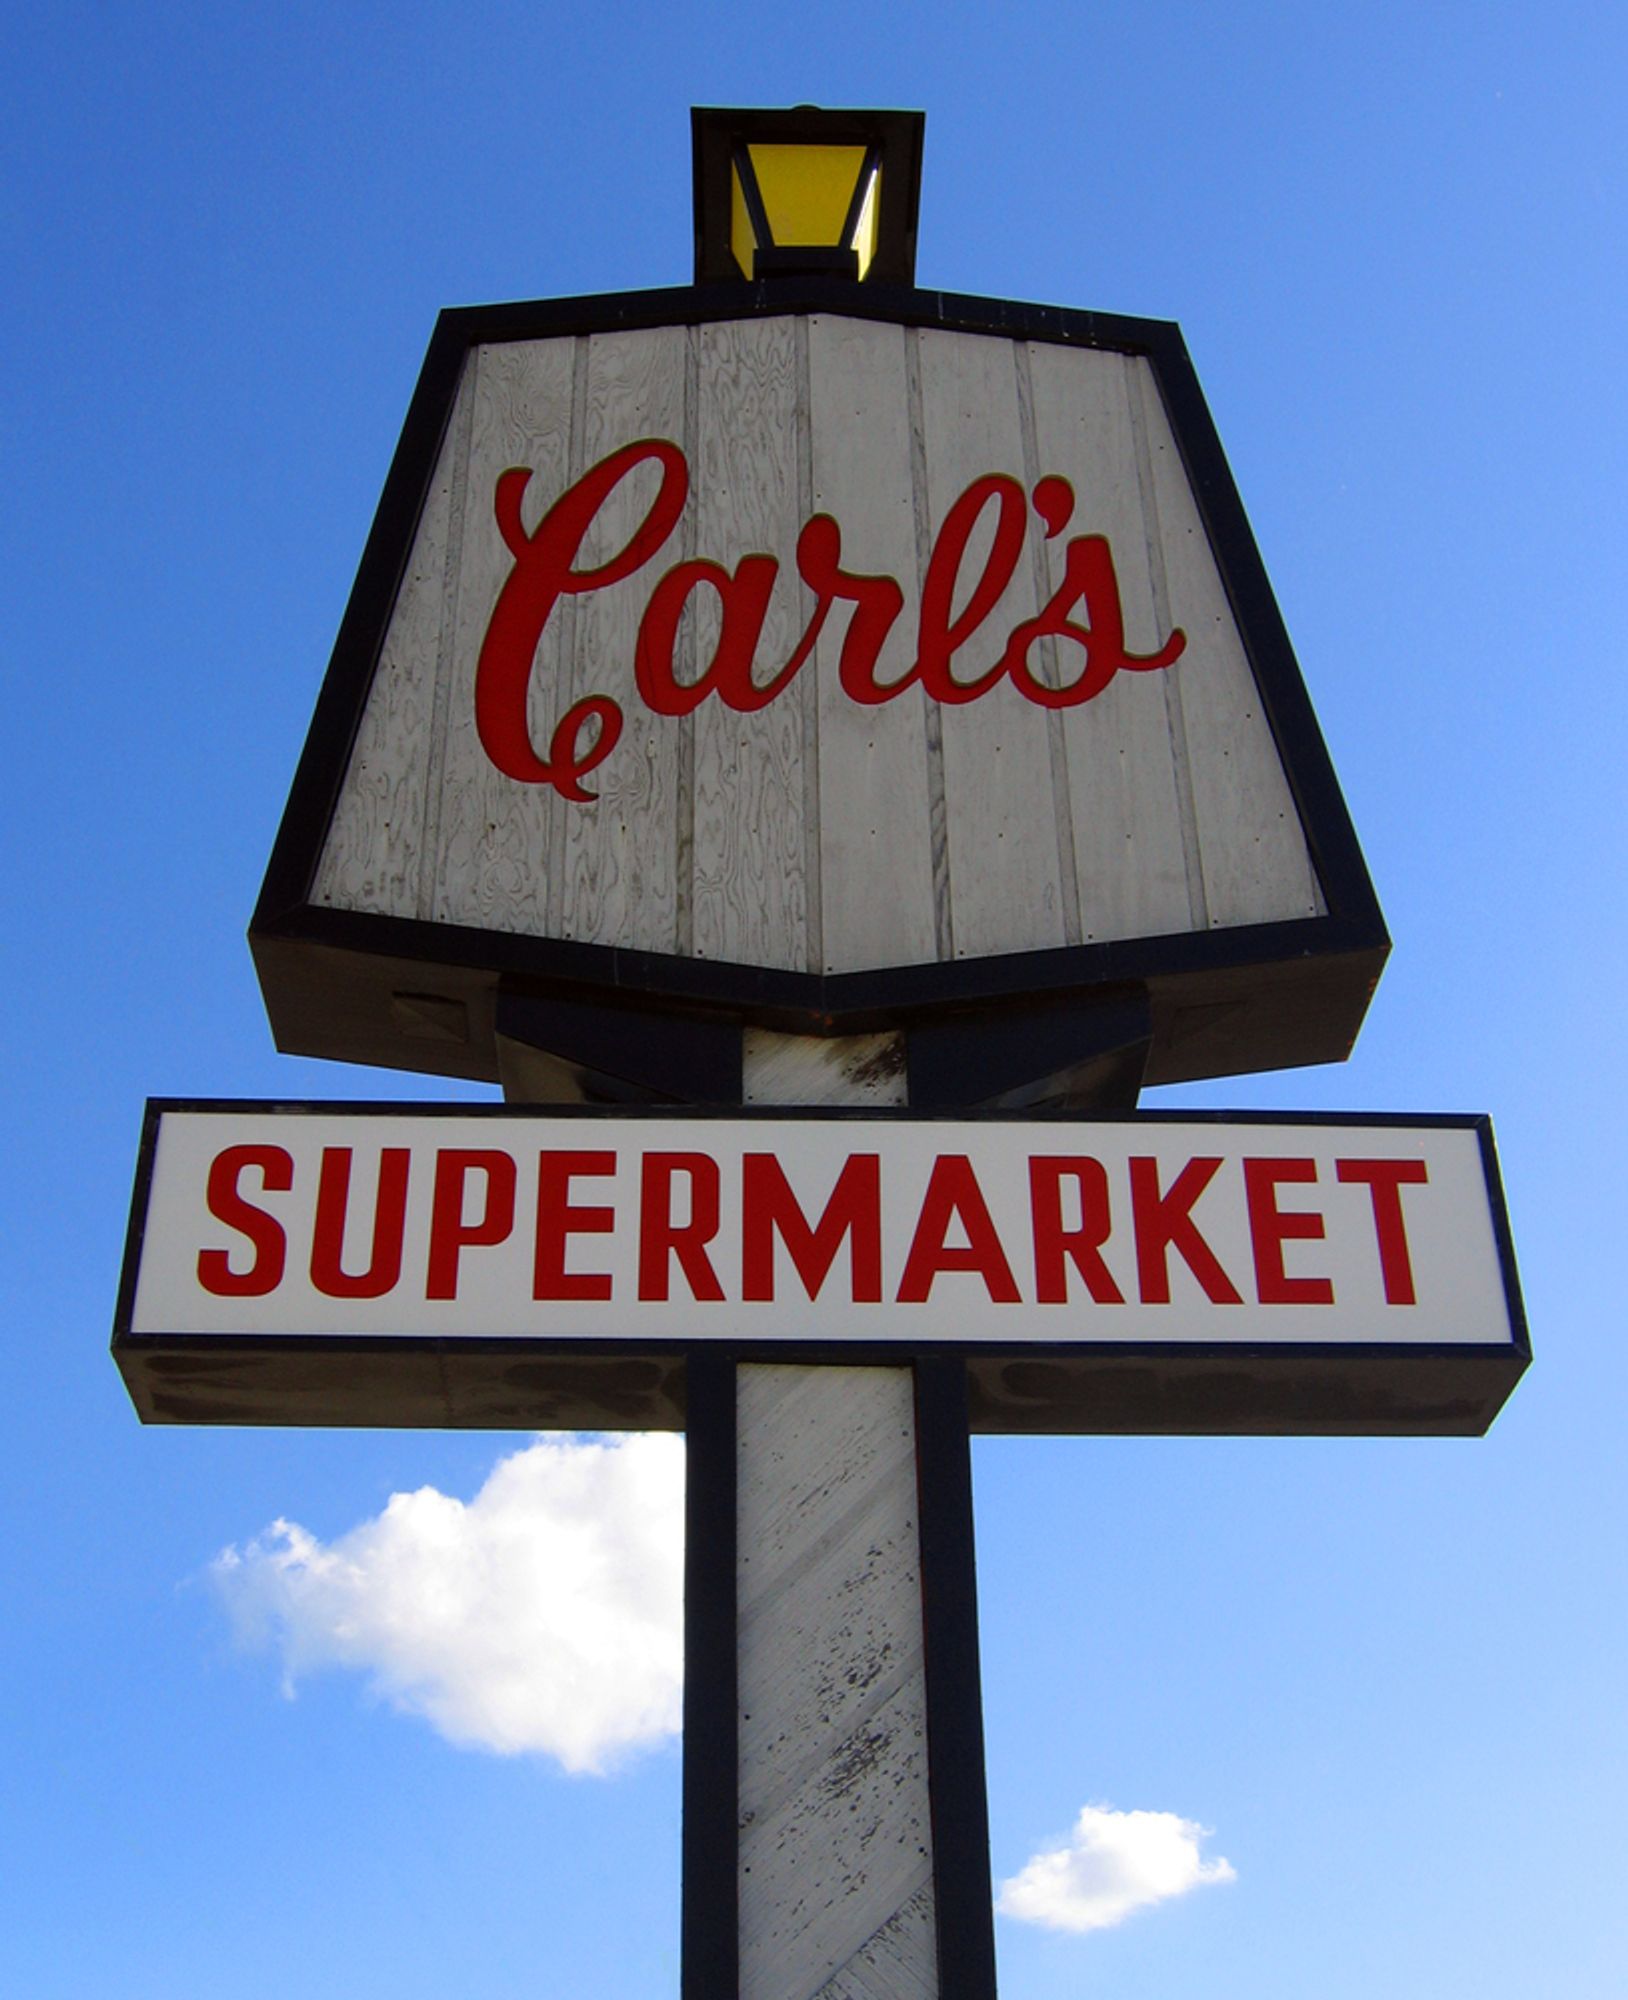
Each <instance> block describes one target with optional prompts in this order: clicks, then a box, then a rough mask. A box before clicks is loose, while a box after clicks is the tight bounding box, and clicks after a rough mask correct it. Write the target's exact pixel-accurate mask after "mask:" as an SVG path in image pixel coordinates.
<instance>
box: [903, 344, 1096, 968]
mask: <svg viewBox="0 0 1628 2000" xmlns="http://www.w3.org/2000/svg"><path fill="white" fill-rule="evenodd" d="M914 338H915V339H916V341H917V343H918V345H919V349H920V354H921V385H922V429H923V435H924V443H925V455H926V472H927V492H926V495H925V499H926V504H927V511H928V515H929V517H930V519H931V522H932V525H933V527H934V529H935V531H936V530H937V528H938V526H939V524H940V523H942V521H943V519H944V517H945V515H946V514H947V513H948V512H949V510H950V508H951V507H952V506H953V505H954V503H955V501H956V500H957V499H958V498H959V497H960V496H961V494H962V493H964V492H965V491H966V489H967V488H968V487H969V486H970V485H971V484H972V482H973V481H974V480H975V479H977V478H979V477H980V476H981V475H983V474H985V473H990V472H1004V473H1009V474H1011V475H1012V476H1013V477H1014V478H1016V479H1018V480H1020V481H1021V480H1022V478H1023V472H1024V466H1023V437H1022V427H1021V420H1020V414H1019V410H1018V396H1017V376H1016V370H1015V368H1014V365H1013V356H1012V346H1013V344H1012V342H1011V341H1008V340H995V339H990V338H987V337H985V336H983V335H969V334H950V333H939V332H936V331H932V330H927V331H922V332H918V333H917V334H916V335H915V336H914ZM992 513H993V510H992V509H990V510H986V513H985V516H984V519H983V520H982V521H981V522H980V524H979V525H980V529H981V530H982V532H981V533H979V534H976V535H975V536H974V538H973V541H972V543H971V544H970V546H969V548H968V550H967V557H966V563H965V566H964V569H963V578H966V577H976V576H977V575H978V574H979V573H980V571H981V568H982V557H983V553H984V551H985V550H986V549H987V548H988V546H989V539H990V533H991V532H992V527H991V516H992ZM970 589H971V586H970V585H969V584H967V583H965V582H963V586H962V591H961V592H960V593H959V594H958V597H957V605H958V607H959V605H960V604H962V603H964V602H965V600H966V596H967V595H968V594H970ZM1034 614H1035V598H1034V580H1033V571H1032V568H1031V566H1030V565H1029V564H1028V563H1027V562H1020V563H1019V565H1018V569H1017V573H1016V575H1015V576H1014V577H1013V579H1012V581H1011V583H1010V584H1009V585H1008V587H1007V589H1006V591H1005V593H1004V595H1003V596H1002V597H1001V599H1000V601H999V603H998V604H997V605H996V606H995V608H994V610H993V612H992V613H991V614H990V616H989V617H988V618H987V619H986V620H985V621H984V623H983V624H982V625H981V626H980V627H979V629H978V630H977V631H976V632H975V633H973V634H972V636H971V637H970V638H969V640H968V641H967V643H966V645H965V646H964V647H963V648H962V649H961V650H960V652H959V653H957V655H956V657H955V660H954V663H953V671H954V674H955V677H956V679H957V680H960V681H971V680H975V679H976V678H977V677H978V675H979V674H980V673H982V672H985V671H987V670H988V668H989V667H990V666H992V665H993V664H994V662H995V660H996V659H997V658H998V657H999V655H1000V653H1001V651H1002V649H1003V648H1004V646H1005V643H1006V638H1007V635H1008V634H1009V633H1010V632H1011V630H1012V628H1013V626H1015V625H1017V624H1018V623H1020V622H1021V621H1022V620H1023V619H1025V618H1032V617H1033V616H1034ZM940 728H941V731H942V738H943V750H944V800H945V811H946V815H947V820H948V829H949V878H950V903H951V914H952V923H953V928H954V936H955V955H956V957H957V958H969V957H982V956H986V955H989V954H993V953H999V952H1008V951H1033V950H1039V949H1043V948H1045V947H1047V946H1051V945H1061V944H1063V943H1064V942H1065V941H1066V940H1065V937H1064V931H1063V911H1062V895H1061V883H1060V871H1059V866H1058V850H1057V808H1056V803H1055V801H1054V799H1053V796H1052V784H1051V753H1050V749H1049V747H1048V744H1047V740H1046V716H1045V711H1044V710H1043V709H1040V708H1038V707H1036V706H1035V704H1034V703H1033V702H1030V701H1026V700H1025V699H1024V698H1023V696H1022V695H1020V694H1019V693H1018V691H1017V689H1016V688H1014V687H1013V686H1012V685H1011V683H1010V682H1009V681H1005V680H1003V681H1002V682H1001V683H1000V684H999V685H998V686H996V687H994V688H991V689H990V691H989V692H988V693H987V694H985V695H984V696H983V697H982V698H981V699H979V700H978V701H974V702H967V703H962V704H957V705H956V706H954V707H951V708H945V709H943V710H942V711H941V719H940Z"/></svg>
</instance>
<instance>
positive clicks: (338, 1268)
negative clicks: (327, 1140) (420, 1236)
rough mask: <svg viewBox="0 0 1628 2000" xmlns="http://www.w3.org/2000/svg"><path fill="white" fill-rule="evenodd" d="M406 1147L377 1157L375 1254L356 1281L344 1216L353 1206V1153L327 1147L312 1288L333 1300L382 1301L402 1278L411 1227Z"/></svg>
mask: <svg viewBox="0 0 1628 2000" xmlns="http://www.w3.org/2000/svg"><path fill="white" fill-rule="evenodd" d="M411 1159H412V1154H411V1153H410V1152H409V1151H408V1149H407V1148H406V1147H405V1146H386V1147H385V1148H384V1149H383V1151H382V1152H381V1153H380V1154H379V1185H378V1191H377V1193H376V1194H375V1196H374V1200H373V1251H372V1255H371V1257H370V1259H369V1261H368V1267H367V1269H366V1270H365V1271H363V1272H362V1273H361V1274H360V1276H358V1277H354V1278H353V1277H351V1276H350V1275H349V1274H348V1273H347V1272H346V1270H345V1268H344V1255H345V1211H346V1209H347V1208H348V1207H349V1205H350V1170H351V1149H350V1147H349V1146H324V1147H323V1149H322V1173H321V1177H320V1178H319V1179H318V1181H317V1216H316V1227H315V1228H314V1229H313V1230H312V1232H311V1282H312V1284H313V1285H315V1286H316V1288H317V1290H318V1291H319V1292H321V1293H323V1294H324V1295H325V1296H326V1297H327V1298H330V1299H382V1298H383V1297H384V1295H385V1293H386V1292H388V1291H390V1290H391V1289H392V1287H393V1286H394V1285H395V1283H396V1280H397V1279H398V1278H399V1277H400V1276H401V1244H402V1237H403V1235H404V1233H405V1231H406V1226H407V1167H408V1163H409V1161H410V1160H411Z"/></svg>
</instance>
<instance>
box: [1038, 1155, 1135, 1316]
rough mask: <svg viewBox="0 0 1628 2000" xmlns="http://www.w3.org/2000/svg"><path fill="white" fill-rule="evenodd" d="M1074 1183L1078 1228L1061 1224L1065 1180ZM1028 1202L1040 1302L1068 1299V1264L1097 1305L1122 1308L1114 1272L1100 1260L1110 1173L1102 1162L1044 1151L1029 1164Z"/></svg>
mask: <svg viewBox="0 0 1628 2000" xmlns="http://www.w3.org/2000/svg"><path fill="white" fill-rule="evenodd" d="M1065 1178H1067V1179H1069V1180H1072V1181H1074V1182H1075V1183H1076V1184H1077V1185H1078V1187H1079V1190H1080V1212H1081V1217H1082V1219H1081V1222H1080V1226H1079V1228H1078V1229H1065V1228H1064V1227H1063V1181H1064V1179H1065ZM1029 1206H1030V1208H1031V1210H1032V1212H1033V1215H1034V1285H1035V1297H1036V1298H1037V1299H1039V1301H1040V1303H1041V1304H1042V1305H1043V1306H1060V1305H1063V1304H1065V1303H1066V1302H1067V1299H1068V1267H1067V1262H1066V1260H1067V1259H1068V1258H1070V1257H1072V1258H1073V1260H1074V1266H1075V1269H1076V1270H1077V1271H1078V1272H1079V1274H1080V1276H1081V1277H1082V1278H1083V1279H1084V1280H1085V1288H1086V1290H1087V1291H1088V1292H1089V1293H1090V1294H1091V1297H1092V1299H1093V1300H1094V1301H1095V1303H1096V1304H1097V1305H1099V1306H1122V1305H1123V1304H1124V1303H1125V1294H1124V1293H1123V1292H1122V1291H1121V1290H1120V1289H1119V1287H1118V1285H1116V1284H1115V1283H1114V1274H1113V1273H1112V1271H1110V1270H1109V1269H1108V1266H1107V1265H1106V1264H1105V1263H1104V1262H1103V1261H1102V1255H1101V1252H1102V1246H1103V1244H1104V1243H1106V1242H1107V1241H1108V1232H1109V1230H1110V1228H1111V1227H1112V1223H1111V1221H1110V1218H1109V1212H1108V1175H1107V1172H1106V1171H1105V1169H1104V1167H1103V1164H1102V1162H1101V1161H1100V1160H1093V1159H1092V1158H1090V1157H1089V1155H1083V1154H1082V1155H1079V1156H1075V1157H1070V1158H1054V1157H1051V1156H1049V1155H1044V1156H1042V1157H1041V1158H1039V1159H1033V1160H1031V1161H1030V1162H1029Z"/></svg>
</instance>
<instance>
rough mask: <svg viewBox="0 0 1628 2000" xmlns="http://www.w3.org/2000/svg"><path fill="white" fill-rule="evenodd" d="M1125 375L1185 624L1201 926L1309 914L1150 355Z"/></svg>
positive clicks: (1310, 899)
mask: <svg viewBox="0 0 1628 2000" xmlns="http://www.w3.org/2000/svg"><path fill="white" fill-rule="evenodd" d="M1133 380H1134V385H1135V392H1136V395H1137V398H1138V405H1139V413H1140V418H1141V421H1142V423H1143V425H1144V426H1145V435H1146V439H1147V456H1148V462H1149V466H1150V474H1151V491H1149V492H1147V493H1146V494H1145V495H1144V500H1145V504H1146V506H1147V508H1148V512H1149V515H1150V517H1151V518H1152V520H1154V521H1156V523H1157V537H1158V539H1157V549H1158V553H1159V559H1160V561H1161V562H1162V567H1163V582H1164V588H1165V593H1166V595H1167V597H1168V602H1169V605H1170V610H1171V615H1172V616H1173V617H1174V619H1175V622H1176V623H1177V624H1179V625H1180V626H1181V627H1182V629H1183V630H1184V631H1185V632H1186V634H1187V650H1186V652H1185V653H1184V654H1183V656H1182V658H1181V659H1180V660H1178V661H1177V663H1176V665H1175V666H1174V667H1173V668H1172V669H1171V680H1172V684H1173V688H1174V692H1175V695H1176V697H1177V699H1178V700H1179V702H1180V708H1181V720H1182V729H1183V734H1184V737H1185V743H1186V751H1187V769H1188V773H1189V781H1190V783H1191V787H1192V799H1193V813H1194V818H1195V821H1196V825H1197V833H1198V844H1199V857H1200V861H1201V864H1202V867H1203V876H1204V902H1205V907H1206V911H1207V915H1208V921H1209V924H1210V926H1211V927H1212V928H1217V927H1222V926H1226V925H1231V924H1252V923H1267V922H1271V921H1273V920H1275V919H1287V918H1292V917H1310V916H1317V915H1319V914H1321V913H1322V911H1323V910H1324V908H1325V904H1324V902H1323V896H1322V891H1321V889H1320V888H1319V886H1318V883H1317V879H1316V873H1315V870H1314V869H1313V867H1312V863H1311V857H1310V854H1309V852H1308V849H1307V846H1306V838H1305V833H1304V830H1303V829H1302V827H1301V824H1300V816H1299V813H1298V812H1297V811H1296V809H1295V804H1294V800H1293V798H1292V796H1291V795H1290V792H1289V786H1288V781H1287V780H1286V779H1285V777H1284V775H1283V763H1282V760H1281V758H1280V757H1279V756H1278V751H1277V745H1276V743H1275V742H1274V741H1273V738H1272V731H1271V725H1270V724H1269V722H1268V721H1267V718H1266V714H1265V711H1264V709H1263V708H1262V705H1261V699H1260V694H1259V691H1258V689H1257V688H1256V685H1255V676H1254V672H1253V670H1252V669H1251V667H1250V664H1249V661H1248V658H1247V656H1246V655H1245V653H1244V649H1243V643H1242V641H1241V639H1240V638H1239V634H1238V627H1237V622H1236V620H1235V619H1234V618H1233V615H1232V607H1231V605H1230V604H1229V603H1228V601H1227V594H1226V588H1225V586H1224V585H1223V583H1222V581H1221V577H1220V573H1219V571H1218V570H1217V568H1216V564H1215V557H1214V554H1213V553H1212V551H1211V549H1210V544H1209V538H1208V536H1207V535H1206V534H1205V532H1204V525H1203V522H1202V520H1201V519H1200V517H1199V512H1198V506H1197V503H1196V502H1195V500H1194V498H1193V492H1192V488H1191V486H1190V485H1189V484H1188V480H1187V473H1186V469H1185V467H1184V466H1183V465H1182V462H1181V453H1180V451H1179V450H1178V448H1177V445H1176V440H1175V437H1174V435H1173V434H1172V432H1171V429H1170V420H1169V418H1168V417H1167V416H1166V414H1165V409H1164V403H1163V401H1162V399H1161V397H1160V395H1159V391H1158V385H1157V383H1156V382H1155V381H1154V379H1153V373H1152V370H1151V369H1150V368H1149V367H1148V366H1147V363H1146V362H1137V363H1135V364H1133ZM1157 580H1158V579H1157V578H1156V581H1157Z"/></svg>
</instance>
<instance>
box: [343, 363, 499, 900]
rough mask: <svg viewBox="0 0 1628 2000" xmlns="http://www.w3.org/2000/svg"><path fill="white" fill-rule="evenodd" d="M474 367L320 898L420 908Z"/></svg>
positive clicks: (406, 580)
mask: <svg viewBox="0 0 1628 2000" xmlns="http://www.w3.org/2000/svg"><path fill="white" fill-rule="evenodd" d="M474 380H475V369H474V367H473V366H472V365H470V366H466V367H465V369H464V374H463V379H462V381H461V382H460V384H459V386H458V395H457V400H456V401H455V403H454V405H453V409H452V415H451V417H450V418H449V419H448V422H447V428H446V437H445V440H444V442H443V444H442V447H441V458H440V462H439V464H438V465H437V466H436V470H435V477H434V480H433V481H432V482H431V485H430V490H429V493H428V495H427V497H426V499H425V503H424V511H423V514H422V515H421V517H420V519H419V524H418V532H417V534H416V535H415V536H414V539H413V550H412V554H411V556H410V557H409V559H408V563H407V568H406V571H405V574H404V575H403V577H402V583H401V589H400V593H399V595H398V596H397V599H396V605H395V609H394V610H393V611H392V613H391V616H390V626H389V630H388V631H387V632H386V634H385V639H384V645H383V646H382V648H381V649H380V653H379V663H378V666H377V668H376V669H375V671H374V675H373V683H372V686H371V687H370V688H369V689H368V696H367V706H366V708H365V709H364V711H363V714H362V721H361V726H360V728H359V729H358V731H357V734H356V743H355V746H354V748H353V749H352V751H351V759H350V766H349V768H348V770H347V771H346V773H345V782H344V785H343V786H342V788H341V790H340V795H339V802H338V805H337V806H336V808H335V811H334V816H333V820H332V822H331V824H330V826H329V829H328V837H327V840H326V843H325V845H324V847H323V854H322V864H321V867H320V868H319V870H318V873H317V882H316V901H317V902H319V903H325V904H327V905H329V906H330V907H332V908H336V909H343V910H366V911H370V912H373V913H375V914H378V915H383V916H391V917H416V916H417V915H418V914H419V909H418V892H419V875H420V869H421V867H422V863H423V856H424V852H425V846H426V829H425V814H426V809H427V805H428V801H429V792H430V764H431V743H432V738H433V732H434V723H435V715H436V692H437V686H436V683H437V674H438V671H439V669H440V664H441V655H442V651H443V648H442V644H441V638H442V627H443V619H444V615H445V606H446V603H447V597H448V593H449V590H450V588H451V583H450V578H449V572H448V562H447V558H448V551H449V549H450V548H451V547H452V545H453V542H454V540H455V537H456V535H457V533H458V532H459V531H460V530H461V526H462V507H461V504H460V503H461V501H462V498H463V488H464V475H465V471H466V461H467V457H468V450H469V429H470V413H471V408H472V405H473V401H474V394H475V388H474Z"/></svg>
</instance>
